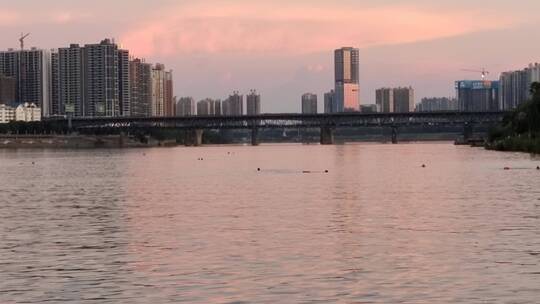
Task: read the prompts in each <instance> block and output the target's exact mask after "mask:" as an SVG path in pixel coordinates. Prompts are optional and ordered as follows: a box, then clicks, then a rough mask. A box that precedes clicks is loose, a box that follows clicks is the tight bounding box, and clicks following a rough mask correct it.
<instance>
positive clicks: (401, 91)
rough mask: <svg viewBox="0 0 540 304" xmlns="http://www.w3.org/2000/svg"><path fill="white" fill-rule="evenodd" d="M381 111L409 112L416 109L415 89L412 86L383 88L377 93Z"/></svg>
mask: <svg viewBox="0 0 540 304" xmlns="http://www.w3.org/2000/svg"><path fill="white" fill-rule="evenodd" d="M375 95H376V96H375V97H376V104H377V108H378V110H379V112H381V113H407V112H413V111H414V89H413V88H411V87H404V88H402V87H399V88H381V89H378V90H377V91H376V93H375Z"/></svg>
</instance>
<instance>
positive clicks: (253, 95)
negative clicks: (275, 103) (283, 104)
mask: <svg viewBox="0 0 540 304" xmlns="http://www.w3.org/2000/svg"><path fill="white" fill-rule="evenodd" d="M246 110H247V115H259V114H261V95H260V94H257V92H256V91H255V90H251V91H250V92H249V95H247V97H246Z"/></svg>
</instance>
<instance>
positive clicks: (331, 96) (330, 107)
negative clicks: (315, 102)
mask: <svg viewBox="0 0 540 304" xmlns="http://www.w3.org/2000/svg"><path fill="white" fill-rule="evenodd" d="M335 102H336V93H335V91H334V90H332V91H330V92H328V93H324V113H325V114H330V113H334V112H333V111H334V108H335V106H334V104H335Z"/></svg>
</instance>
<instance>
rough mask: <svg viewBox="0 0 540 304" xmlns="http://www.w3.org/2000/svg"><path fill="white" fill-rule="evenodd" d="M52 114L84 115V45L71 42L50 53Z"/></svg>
mask: <svg viewBox="0 0 540 304" xmlns="http://www.w3.org/2000/svg"><path fill="white" fill-rule="evenodd" d="M52 75H53V76H52V79H53V81H52V82H53V84H54V85H53V88H52V92H53V94H52V95H53V98H52V102H51V112H52V113H53V115H65V114H66V113H71V114H73V115H74V116H85V106H86V102H85V94H86V85H85V82H84V80H85V78H86V76H85V57H84V47H80V46H79V45H78V44H72V45H70V47H67V48H60V49H58V51H57V52H54V53H53V54H52Z"/></svg>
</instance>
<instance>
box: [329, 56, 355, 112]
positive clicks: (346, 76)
mask: <svg viewBox="0 0 540 304" xmlns="http://www.w3.org/2000/svg"><path fill="white" fill-rule="evenodd" d="M334 65H335V104H334V109H333V111H332V112H334V113H339V112H351V111H353V112H354V111H358V110H359V109H360V80H359V50H358V49H355V48H352V47H344V48H341V49H337V50H335V51H334Z"/></svg>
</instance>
